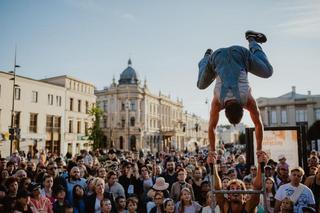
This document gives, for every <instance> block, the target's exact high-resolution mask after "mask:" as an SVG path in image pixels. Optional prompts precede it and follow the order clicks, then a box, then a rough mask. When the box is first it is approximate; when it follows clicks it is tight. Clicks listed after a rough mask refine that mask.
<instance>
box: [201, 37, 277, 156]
mask: <svg viewBox="0 0 320 213" xmlns="http://www.w3.org/2000/svg"><path fill="white" fill-rule="evenodd" d="M245 36H246V39H247V40H248V42H249V50H248V49H247V48H245V47H241V46H231V47H227V48H220V49H217V50H216V51H214V52H213V51H212V50H211V49H208V50H207V51H206V53H205V55H204V57H203V58H202V59H201V61H200V62H199V76H198V82H197V87H198V88H199V89H206V88H207V87H208V86H209V85H210V84H211V83H212V82H213V81H214V80H216V84H215V88H214V97H213V99H212V103H211V110H210V121H209V131H208V136H209V142H210V149H211V151H212V152H214V151H215V129H216V126H217V124H218V121H219V112H220V111H221V110H223V109H225V115H226V117H227V119H228V120H229V122H230V123H231V124H234V125H235V124H238V123H239V122H240V121H241V119H242V116H243V108H245V109H246V110H248V111H249V113H250V117H251V119H252V121H253V123H254V126H255V137H256V141H257V153H258V152H261V151H262V150H261V149H262V139H263V125H262V121H261V118H260V112H259V109H258V107H257V103H256V101H255V99H254V98H253V96H252V94H251V88H250V86H249V82H248V72H250V73H252V74H254V75H256V76H259V77H261V78H269V77H270V76H271V75H272V73H273V68H272V66H271V64H270V63H269V61H268V59H267V56H266V55H265V53H264V52H263V50H262V48H261V46H260V45H259V44H258V43H264V42H266V41H267V38H266V36H265V35H264V34H262V33H259V32H254V31H247V32H246V33H245Z"/></svg>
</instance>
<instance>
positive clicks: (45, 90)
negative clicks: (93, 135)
mask: <svg viewBox="0 0 320 213" xmlns="http://www.w3.org/2000/svg"><path fill="white" fill-rule="evenodd" d="M12 78H13V74H11V73H7V72H0V150H1V156H3V157H6V156H9V155H10V140H9V128H10V127H11V115H12V113H11V112H12V108H13V107H12V106H13V103H14V110H13V112H14V119H13V127H14V128H15V130H18V131H19V132H20V134H19V136H18V137H15V138H14V140H13V145H12V148H13V149H12V151H15V150H21V151H25V153H27V152H29V151H30V152H31V153H33V154H35V153H36V152H37V151H41V150H47V151H49V152H55V153H62V154H65V153H66V152H67V151H70V152H71V153H73V154H75V152H76V151H77V150H79V149H82V148H88V145H89V144H90V141H88V138H87V137H84V136H85V128H86V126H87V128H89V126H90V125H91V123H92V118H91V117H90V116H89V115H88V114H87V113H85V111H86V110H87V109H88V108H90V107H91V106H92V104H94V103H95V101H96V99H95V96H94V94H93V93H94V92H93V91H94V87H93V86H92V85H91V84H88V83H84V82H81V81H77V80H75V79H73V78H70V77H67V76H60V77H56V78H50V79H44V80H35V79H31V78H27V77H23V76H16V80H15V82H16V85H15V87H14V88H13V81H12V80H11V79H12ZM70 82H72V83H70ZM73 82H76V83H75V84H74V83H73ZM77 84H78V86H77ZM73 85H75V86H73ZM81 85H83V86H81ZM79 88H80V89H79ZM13 94H14V96H13ZM72 97H73V98H74V102H75V103H74V110H70V108H69V107H70V105H71V104H70V99H71V98H72ZM79 100H81V102H79ZM79 103H80V105H81V106H80V108H79ZM77 104H78V105H77ZM79 109H80V112H79ZM69 120H72V121H73V122H74V124H73V123H72V125H71V127H72V128H73V129H72V130H71V131H72V133H69V129H70V128H69V127H70V126H69V125H70V123H69ZM86 123H87V124H86ZM78 130H79V131H78Z"/></svg>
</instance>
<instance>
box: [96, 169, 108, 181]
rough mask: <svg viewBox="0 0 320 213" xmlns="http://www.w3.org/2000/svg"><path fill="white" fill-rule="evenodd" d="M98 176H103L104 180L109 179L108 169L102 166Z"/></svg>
mask: <svg viewBox="0 0 320 213" xmlns="http://www.w3.org/2000/svg"><path fill="white" fill-rule="evenodd" d="M97 173H98V175H97V176H98V177H99V178H102V179H103V180H105V181H107V171H106V168H104V167H100V168H99V169H98V172H97Z"/></svg>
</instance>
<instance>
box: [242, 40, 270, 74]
mask: <svg viewBox="0 0 320 213" xmlns="http://www.w3.org/2000/svg"><path fill="white" fill-rule="evenodd" d="M248 41H249V49H250V52H251V53H252V54H251V59H249V70H248V71H249V72H251V73H252V74H254V75H256V76H259V77H261V78H269V77H270V76H271V75H272V73H273V68H272V66H271V64H270V63H269V61H268V58H267V56H266V54H265V53H264V52H263V50H262V48H261V46H260V45H259V44H258V43H257V42H256V41H255V40H254V39H253V38H249V39H248Z"/></svg>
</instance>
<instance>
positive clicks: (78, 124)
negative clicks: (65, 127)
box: [77, 121, 81, 134]
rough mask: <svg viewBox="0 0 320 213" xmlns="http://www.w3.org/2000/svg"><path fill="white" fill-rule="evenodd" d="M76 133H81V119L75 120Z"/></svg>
mask: <svg viewBox="0 0 320 213" xmlns="http://www.w3.org/2000/svg"><path fill="white" fill-rule="evenodd" d="M77 133H78V134H80V133H81V121H78V122H77Z"/></svg>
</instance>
